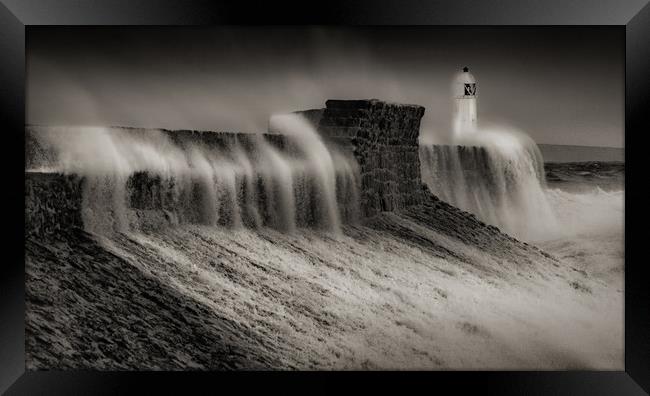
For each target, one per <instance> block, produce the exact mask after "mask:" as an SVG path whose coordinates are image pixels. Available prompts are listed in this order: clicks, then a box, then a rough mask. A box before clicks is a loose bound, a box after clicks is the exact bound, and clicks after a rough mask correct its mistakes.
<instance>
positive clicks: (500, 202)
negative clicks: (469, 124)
mask: <svg viewBox="0 0 650 396" xmlns="http://www.w3.org/2000/svg"><path fill="white" fill-rule="evenodd" d="M420 157H421V166H422V176H423V180H424V182H425V183H426V184H427V185H428V186H429V188H430V189H431V191H432V192H433V193H434V194H436V195H438V196H439V197H440V198H441V199H443V200H445V201H448V202H449V203H451V204H453V205H455V206H458V207H460V208H461V209H463V210H466V211H468V212H471V213H474V214H476V215H477V216H478V217H479V218H480V219H481V220H483V221H485V222H487V223H490V224H493V225H496V226H498V227H500V228H502V229H503V230H504V231H506V232H508V233H510V234H513V235H514V236H517V237H519V238H522V239H524V240H528V241H536V240H543V239H546V238H548V237H549V236H550V235H553V234H554V233H556V232H557V228H558V227H557V220H556V217H555V213H554V212H553V210H552V208H551V206H550V205H549V202H548V200H547V197H546V194H545V191H544V185H545V181H544V168H543V160H542V157H541V154H540V152H539V149H538V148H537V146H536V145H535V143H534V142H533V141H532V140H531V139H530V138H529V137H527V136H526V135H524V134H522V133H518V132H516V131H512V130H506V129H481V130H478V131H477V132H476V133H475V134H472V135H464V136H462V137H458V138H456V139H455V140H454V144H452V145H448V146H437V145H423V146H422V147H421V148H420Z"/></svg>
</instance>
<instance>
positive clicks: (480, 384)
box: [0, 0, 650, 395]
mask: <svg viewBox="0 0 650 396" xmlns="http://www.w3.org/2000/svg"><path fill="white" fill-rule="evenodd" d="M211 24H266V25H268V24H317V25H322V24H339V25H482V26H488V25H489V26H492V25H519V26H521V25H525V26H529V25H546V26H548V25H562V26H566V25H608V26H612V25H613V26H618V27H620V28H621V29H624V30H625V40H626V45H625V59H626V65H625V73H626V76H625V161H626V175H625V178H626V181H627V182H626V186H625V236H626V238H625V241H626V244H625V248H626V249H625V264H626V272H625V371H620V372H617V371H606V372H592V371H567V372H560V371H557V372H556V371H544V372H532V371H525V372H524V371H520V372H497V371H494V372H456V371H453V372H451V371H443V372H419V373H383V372H382V373H377V372H368V373H250V372H248V373H246V372H244V373H216V372H175V373H160V372H86V371H83V372H82V371H69V372H62V371H36V372H25V334H24V331H25V325H24V321H25V304H24V292H25V284H24V217H23V216H24V215H23V213H24V149H23V147H24V125H25V63H24V62H25V31H26V29H27V28H29V26H34V25H211ZM0 54H2V56H0V101H1V105H0V130H1V131H2V143H3V149H4V150H3V154H2V155H1V156H0V158H1V160H0V161H2V169H3V175H2V178H3V187H4V188H3V190H4V191H3V192H2V197H3V199H4V201H5V205H4V206H3V208H4V216H3V217H4V222H3V223H4V224H3V228H4V231H5V232H4V238H3V239H2V241H3V242H4V243H3V245H4V246H3V252H4V253H5V254H4V255H3V260H2V264H1V265H0V271H1V273H2V275H1V277H0V284H1V285H0V392H4V391H7V394H114V393H135V392H139V391H143V390H146V391H147V393H153V392H154V391H163V392H164V393H183V394H185V393H189V392H190V391H192V390H197V387H203V389H204V390H206V391H209V392H210V393H217V392H219V391H225V390H226V389H227V386H228V385H231V386H237V388H238V390H239V391H241V390H245V389H247V388H251V389H252V388H253V387H257V386H260V385H261V386H262V387H264V388H266V389H269V390H271V389H274V388H275V389H281V390H286V389H288V388H294V387H308V389H309V390H311V391H314V390H318V391H323V390H330V391H340V390H341V389H343V388H344V387H347V385H344V384H342V383H341V382H343V383H345V384H347V383H348V382H350V381H352V380H354V381H358V382H361V383H362V384H359V385H362V386H363V387H364V388H365V389H368V388H370V387H373V388H374V387H377V388H384V389H387V388H394V390H396V391H401V392H409V391H410V392H414V391H416V389H415V386H416V385H421V386H424V389H425V390H426V391H427V392H433V391H438V392H444V389H445V388H447V389H451V390H452V391H446V392H444V393H452V394H457V393H475V392H476V391H480V392H482V393H485V392H493V393H495V394H528V395H537V394H539V395H548V394H554V395H555V394H567V395H581V394H585V395H586V394H588V395H642V394H647V392H649V391H650V293H649V291H648V290H650V287H648V281H650V278H649V276H648V269H647V264H646V261H645V260H644V256H643V254H644V252H642V251H641V249H640V247H641V246H642V245H643V243H644V240H643V238H644V233H643V232H640V231H639V232H633V231H632V230H633V229H634V225H635V223H641V224H643V223H645V222H644V218H643V216H640V214H642V213H644V208H643V207H641V203H642V202H643V200H644V196H643V184H644V183H643V179H642V178H643V177H644V176H645V172H644V171H643V168H642V166H643V164H644V153H643V150H644V147H643V146H644V144H643V143H644V142H643V141H642V136H643V135H644V133H647V131H648V124H647V120H646V119H647V114H648V110H650V4H648V0H630V1H622V0H593V1H589V0H573V1H566V0H552V1H536V0H488V1H482V2H478V1H472V0H460V1H458V0H457V1H418V0H408V1H399V2H398V1H386V0H372V1H371V0H362V1H355V2H352V1H347V2H346V1H343V0H330V1H327V2H323V3H316V2H313V3H307V2H305V3H302V4H282V3H278V2H273V3H271V2H267V3H262V2H260V3H251V2H244V1H217V2H210V1H205V0H193V1H187V0H185V1H178V0H150V1H147V2H143V1H135V0H103V1H98V0H96V1H83V0H40V1H39V0H0Z"/></svg>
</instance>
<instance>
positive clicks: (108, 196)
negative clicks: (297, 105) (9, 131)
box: [28, 115, 360, 234]
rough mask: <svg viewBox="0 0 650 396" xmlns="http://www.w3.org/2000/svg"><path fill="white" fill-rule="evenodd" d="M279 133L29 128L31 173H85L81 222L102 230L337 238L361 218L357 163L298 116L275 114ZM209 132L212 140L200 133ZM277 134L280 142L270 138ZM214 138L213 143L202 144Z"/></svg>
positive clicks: (101, 231)
mask: <svg viewBox="0 0 650 396" xmlns="http://www.w3.org/2000/svg"><path fill="white" fill-rule="evenodd" d="M273 124H274V126H275V130H277V131H279V132H281V135H279V136H265V135H261V134H247V135H244V134H239V135H235V134H219V133H216V134H215V135H214V136H217V137H215V138H213V137H211V136H207V139H201V138H191V139H183V138H182V136H181V135H174V133H175V132H173V131H162V130H145V129H129V128H103V127H31V128H30V130H29V135H30V139H32V140H33V141H35V142H36V143H35V144H36V146H38V150H36V151H37V152H38V153H40V154H43V155H42V157H43V158H37V159H32V161H31V162H32V165H34V164H36V165H35V166H33V167H32V168H34V169H31V168H30V169H28V170H38V171H48V172H58V173H63V174H76V175H79V176H82V177H83V190H82V194H83V197H82V219H83V221H84V226H85V228H86V229H87V230H88V231H91V232H95V233H100V234H106V233H112V232H120V231H126V230H129V229H134V228H135V229H137V228H144V227H158V226H161V224H168V223H172V224H174V223H197V224H204V225H208V226H227V227H232V228H239V227H242V226H246V227H250V228H258V227H264V226H266V227H272V228H276V229H279V230H282V231H287V232H291V231H294V230H295V229H296V228H297V227H303V226H310V227H316V228H321V229H324V230H327V231H331V232H339V231H340V228H341V222H342V220H341V219H342V218H345V219H346V221H354V220H356V219H357V218H358V212H359V210H358V205H359V204H358V197H359V192H358V188H359V184H360V183H359V175H358V165H357V164H356V161H355V160H354V159H353V158H351V156H349V155H346V154H344V153H342V152H339V151H338V150H337V149H335V148H334V147H330V146H328V145H326V144H325V143H324V142H323V141H322V139H321V138H320V136H319V135H318V134H317V132H316V131H315V130H314V129H313V127H312V126H311V125H310V124H309V123H308V122H307V121H306V120H304V119H302V118H301V117H299V116H294V115H287V116H276V117H273ZM206 134H208V133H207V132H206ZM276 138H277V139H276ZM210 139H212V140H216V141H217V142H216V143H215V142H212V143H211V144H209V143H206V142H205V141H204V140H210Z"/></svg>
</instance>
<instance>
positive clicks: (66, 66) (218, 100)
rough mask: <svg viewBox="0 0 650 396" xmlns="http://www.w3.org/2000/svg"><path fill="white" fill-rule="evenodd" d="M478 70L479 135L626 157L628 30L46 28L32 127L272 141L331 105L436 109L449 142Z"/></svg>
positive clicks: (32, 89) (30, 76) (429, 131)
mask: <svg viewBox="0 0 650 396" xmlns="http://www.w3.org/2000/svg"><path fill="white" fill-rule="evenodd" d="M465 65H467V66H469V67H470V70H471V71H472V72H473V74H474V75H475V77H476V78H477V81H478V119H479V124H480V125H490V124H492V125H494V124H498V125H508V126H511V127H514V128H517V129H520V130H523V131H525V132H526V133H528V134H529V135H530V136H532V137H533V139H534V140H535V141H537V142H538V143H551V144H575V145H590V146H612V147H622V146H623V126H624V123H623V120H624V30H623V29H621V28H613V27H605V28H603V27H601V28H585V27H561V28H559V27H542V28H531V27H508V28H506V27H493V28H488V27H483V28H479V27H377V28H373V27H347V28H343V27H243V26H242V27H201V28H198V27H192V28H188V27H166V28H160V27H148V28H144V27H140V28H135V27H130V28H125V27H103V28H100V27H77V28H71V27H65V28H61V27H47V28H46V27H39V28H29V30H28V38H27V122H28V123H33V124H50V125H126V126H144V127H163V128H189V129H208V130H230V131H244V132H249V131H250V132H259V131H265V130H266V126H267V121H268V117H269V115H270V114H272V113H277V112H287V111H293V110H300V109H308V108H320V107H323V106H324V103H325V100H326V99H329V98H339V99H345V98H350V99H352V98H379V99H384V100H389V101H398V102H406V103H417V104H421V105H423V106H425V107H426V112H425V117H424V119H423V123H422V133H423V134H426V135H433V134H435V135H437V136H441V137H445V136H448V135H449V132H450V131H449V129H450V125H451V111H452V101H451V98H450V88H451V80H452V78H453V77H454V74H455V73H456V72H457V71H458V70H459V69H460V68H462V67H463V66H465Z"/></svg>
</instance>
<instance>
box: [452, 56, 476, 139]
mask: <svg viewBox="0 0 650 396" xmlns="http://www.w3.org/2000/svg"><path fill="white" fill-rule="evenodd" d="M453 95H454V100H455V102H456V108H455V113H454V137H455V138H462V137H465V136H470V135H472V134H474V133H476V79H475V78H474V76H473V75H472V73H470V72H469V68H468V67H464V68H463V71H462V73H459V74H458V75H457V76H456V79H455V80H454V85H453Z"/></svg>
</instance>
